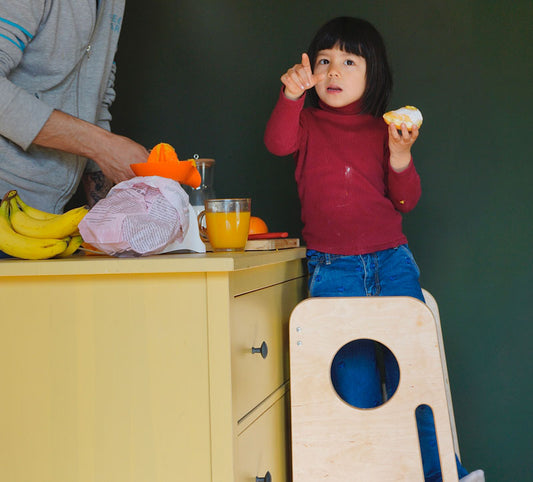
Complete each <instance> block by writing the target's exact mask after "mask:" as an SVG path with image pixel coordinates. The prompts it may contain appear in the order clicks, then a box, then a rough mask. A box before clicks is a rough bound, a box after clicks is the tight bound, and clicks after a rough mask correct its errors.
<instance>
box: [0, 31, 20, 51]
mask: <svg viewBox="0 0 533 482" xmlns="http://www.w3.org/2000/svg"><path fill="white" fill-rule="evenodd" d="M0 37H3V38H5V39H7V40H9V41H10V42H11V43H12V44H15V45H16V46H17V47H18V48H19V49H20V50H22V51H23V52H24V49H25V48H26V46H25V45H24V42H23V41H22V40H20V39H17V42H15V41H14V40H13V39H10V38H9V37H8V36H7V35H4V34H2V33H0Z"/></svg>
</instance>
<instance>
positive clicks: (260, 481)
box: [255, 472, 272, 482]
mask: <svg viewBox="0 0 533 482" xmlns="http://www.w3.org/2000/svg"><path fill="white" fill-rule="evenodd" d="M255 482H272V476H271V475H270V472H267V473H266V474H265V476H264V477H256V478H255Z"/></svg>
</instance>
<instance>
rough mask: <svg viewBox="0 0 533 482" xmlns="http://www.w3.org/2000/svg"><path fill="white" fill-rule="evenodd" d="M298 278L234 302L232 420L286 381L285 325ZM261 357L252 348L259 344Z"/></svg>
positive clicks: (297, 293)
mask: <svg viewBox="0 0 533 482" xmlns="http://www.w3.org/2000/svg"><path fill="white" fill-rule="evenodd" d="M303 285H304V279H303V278H299V279H295V280H291V281H287V282H285V283H280V284H277V285H274V286H269V287H268V288H264V289H261V290H258V291H253V292H251V293H247V294H245V295H242V296H238V297H236V298H234V300H233V305H232V315H231V320H232V321H231V368H232V375H231V377H232V397H233V409H234V417H235V418H236V421H238V420H240V419H241V418H242V417H243V416H245V415H246V414H247V413H248V412H249V411H251V410H252V409H253V408H254V407H255V406H257V405H258V404H259V403H260V402H261V401H263V400H265V399H266V398H267V397H268V396H269V395H270V394H271V393H272V392H274V391H275V390H276V389H277V388H278V387H280V386H281V385H282V384H283V383H284V382H285V381H286V380H287V379H288V377H289V365H288V356H289V349H288V323H289V316H290V313H291V311H292V309H293V308H294V306H296V304H297V303H298V302H299V301H300V300H301V299H302V290H303V288H302V287H303ZM263 343H264V344H265V347H266V348H267V350H268V353H267V354H266V356H265V357H263V354H261V353H260V352H258V353H252V348H256V349H260V348H261V346H262V344H263Z"/></svg>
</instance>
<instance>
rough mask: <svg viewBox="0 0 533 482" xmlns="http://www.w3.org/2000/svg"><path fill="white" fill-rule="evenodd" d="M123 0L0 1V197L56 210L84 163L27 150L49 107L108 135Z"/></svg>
mask: <svg viewBox="0 0 533 482" xmlns="http://www.w3.org/2000/svg"><path fill="white" fill-rule="evenodd" d="M124 6H125V0H100V6H99V9H98V12H96V1H95V0H1V2H0V196H3V195H4V194H5V193H6V192H7V191H8V190H10V189H17V190H18V191H19V192H20V193H21V197H22V199H23V200H24V201H25V202H27V203H28V204H30V205H33V206H35V207H38V208H40V209H43V210H46V211H50V212H61V211H62V210H63V207H64V205H65V203H66V202H67V201H68V200H69V199H70V198H71V197H72V195H73V194H74V192H75V191H76V188H77V186H78V184H79V182H80V179H81V176H82V174H83V172H84V170H85V169H86V168H87V170H89V171H95V170H98V166H96V164H95V163H94V162H92V161H90V162H89V163H87V159H85V158H82V157H79V156H75V155H72V154H67V153H64V152H60V151H56V150H53V149H47V148H41V147H38V146H35V145H32V142H33V140H34V139H35V137H36V135H37V134H38V133H39V131H40V130H41V128H42V127H43V125H44V124H45V122H46V121H47V119H48V118H49V116H50V114H51V113H52V111H53V109H59V110H61V111H63V112H66V113H67V114H71V115H73V116H76V117H79V118H80V119H83V120H86V121H88V122H92V123H94V124H97V125H99V126H100V127H103V128H105V129H108V130H109V121H110V120H111V115H110V113H109V106H110V105H111V103H112V102H113V100H114V97H115V91H114V88H113V84H114V77H115V65H114V62H113V59H114V56H115V53H116V50H117V44H118V38H119V33H120V27H121V24H122V16H123V13H124Z"/></svg>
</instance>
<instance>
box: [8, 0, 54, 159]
mask: <svg viewBox="0 0 533 482" xmlns="http://www.w3.org/2000/svg"><path fill="white" fill-rule="evenodd" d="M44 9H45V2H43V1H37V0H31V1H29V0H11V1H8V0H5V1H4V0H2V5H1V6H0V135H2V136H4V137H6V138H7V139H9V140H11V141H12V142H14V143H15V144H18V145H19V146H20V147H22V148H23V149H27V148H28V146H29V145H30V144H31V142H32V141H33V139H34V138H35V136H36V135H37V134H38V133H39V131H40V130H41V128H42V126H43V125H44V123H45V122H46V120H47V119H48V118H49V117H50V114H51V113H52V110H53V109H52V108H51V107H50V106H48V105H46V104H45V103H44V102H42V101H41V100H39V98H38V95H34V93H31V92H27V91H25V90H24V89H22V88H20V87H18V86H16V85H15V84H13V83H12V82H11V81H10V80H9V75H10V73H11V72H12V71H13V70H14V69H15V68H16V67H17V66H18V65H19V63H20V62H21V60H22V56H23V54H24V50H25V49H26V47H27V45H28V44H29V43H30V42H31V40H32V39H33V37H34V35H35V33H36V32H37V29H38V27H39V24H40V21H41V17H42V15H43V14H44Z"/></svg>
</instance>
